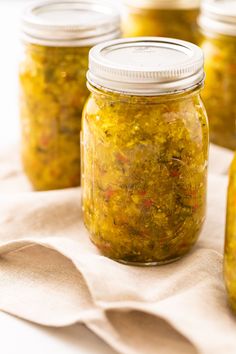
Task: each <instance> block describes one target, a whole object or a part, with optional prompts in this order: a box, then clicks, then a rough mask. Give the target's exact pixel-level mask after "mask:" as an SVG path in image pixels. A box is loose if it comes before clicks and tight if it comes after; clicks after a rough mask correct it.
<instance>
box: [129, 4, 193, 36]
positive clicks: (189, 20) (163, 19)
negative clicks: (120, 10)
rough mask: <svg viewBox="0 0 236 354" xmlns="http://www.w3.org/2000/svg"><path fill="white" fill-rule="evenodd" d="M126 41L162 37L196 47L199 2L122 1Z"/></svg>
mask: <svg viewBox="0 0 236 354" xmlns="http://www.w3.org/2000/svg"><path fill="white" fill-rule="evenodd" d="M123 2H124V18H123V32H124V36H125V37H137V36H161V37H172V38H178V39H183V40H186V41H190V42H193V43H197V41H198V33H197V17H198V15H199V7H200V0H123Z"/></svg>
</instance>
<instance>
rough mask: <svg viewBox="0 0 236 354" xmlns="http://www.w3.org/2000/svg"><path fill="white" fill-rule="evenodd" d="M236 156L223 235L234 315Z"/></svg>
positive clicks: (230, 177) (226, 271) (228, 284)
mask: <svg viewBox="0 0 236 354" xmlns="http://www.w3.org/2000/svg"><path fill="white" fill-rule="evenodd" d="M235 200H236V154H235V156H234V159H233V162H232V164H231V169H230V176H229V186H228V200H227V218H226V233H225V253H224V277H225V283H226V288H227V292H228V297H229V303H230V305H231V307H232V308H233V310H234V311H235V313H236V204H235Z"/></svg>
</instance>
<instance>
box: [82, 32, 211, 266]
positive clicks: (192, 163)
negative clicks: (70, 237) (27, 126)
mask: <svg viewBox="0 0 236 354" xmlns="http://www.w3.org/2000/svg"><path fill="white" fill-rule="evenodd" d="M129 63H131V64H129ZM203 80H204V71H203V55H202V51H201V49H200V48H198V47H197V46H195V45H193V44H190V43H188V42H184V41H178V40H173V39H168V38H166V39H165V38H160V39H155V38H153V37H149V38H148V37H147V38H137V39H127V40H117V41H111V42H108V43H106V44H104V45H99V46H96V47H95V48H94V49H92V50H91V52H90V69H89V73H88V82H89V89H90V91H91V96H90V98H89V99H88V101H87V104H86V106H85V109H84V113H83V120H82V139H81V142H82V156H83V157H82V187H83V188H82V189H83V215H84V222H85V225H86V226H87V228H88V230H89V232H90V235H91V239H92V241H93V242H94V243H95V245H97V247H98V248H99V249H100V250H101V252H102V253H103V254H104V255H105V256H108V257H110V258H112V259H114V260H118V261H120V262H124V263H129V264H140V265H155V264H162V263H168V262H171V261H174V260H176V259H178V258H180V257H182V256H183V255H184V254H186V253H187V252H188V251H189V250H190V249H191V247H192V246H193V245H194V244H195V242H196V240H197V238H198V236H199V233H200V230H201V227H202V225H203V221H204V218H205V208H206V182H207V161H208V123H207V117H206V112H205V109H204V106H203V104H202V101H201V98H200V90H201V87H202V84H203Z"/></svg>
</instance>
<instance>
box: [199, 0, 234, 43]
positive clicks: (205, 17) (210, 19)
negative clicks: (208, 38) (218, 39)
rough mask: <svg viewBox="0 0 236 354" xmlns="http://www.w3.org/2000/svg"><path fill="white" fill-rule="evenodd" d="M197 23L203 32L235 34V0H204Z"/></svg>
mask: <svg viewBox="0 0 236 354" xmlns="http://www.w3.org/2000/svg"><path fill="white" fill-rule="evenodd" d="M198 23H199V26H200V27H201V29H202V30H203V31H205V32H208V33H209V32H210V33H211V32H213V33H219V34H225V35H229V36H236V1H235V0H205V1H204V2H203V4H202V6H201V16H200V17H199V21H198Z"/></svg>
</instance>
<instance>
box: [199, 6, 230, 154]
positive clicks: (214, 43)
mask: <svg viewBox="0 0 236 354" xmlns="http://www.w3.org/2000/svg"><path fill="white" fill-rule="evenodd" d="M199 26H200V28H201V31H202V34H203V39H202V43H201V47H202V49H203V52H204V54H205V71H206V84H205V88H204V90H203V93H202V95H203V101H204V104H205V106H206V109H207V113H208V117H209V124H210V139H211V141H212V142H213V143H215V144H218V145H220V146H223V147H226V148H229V149H232V150H235V149H236V99H235V98H236V1H235V0H210V1H205V2H204V3H203V6H202V12H201V16H200V18H199Z"/></svg>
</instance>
